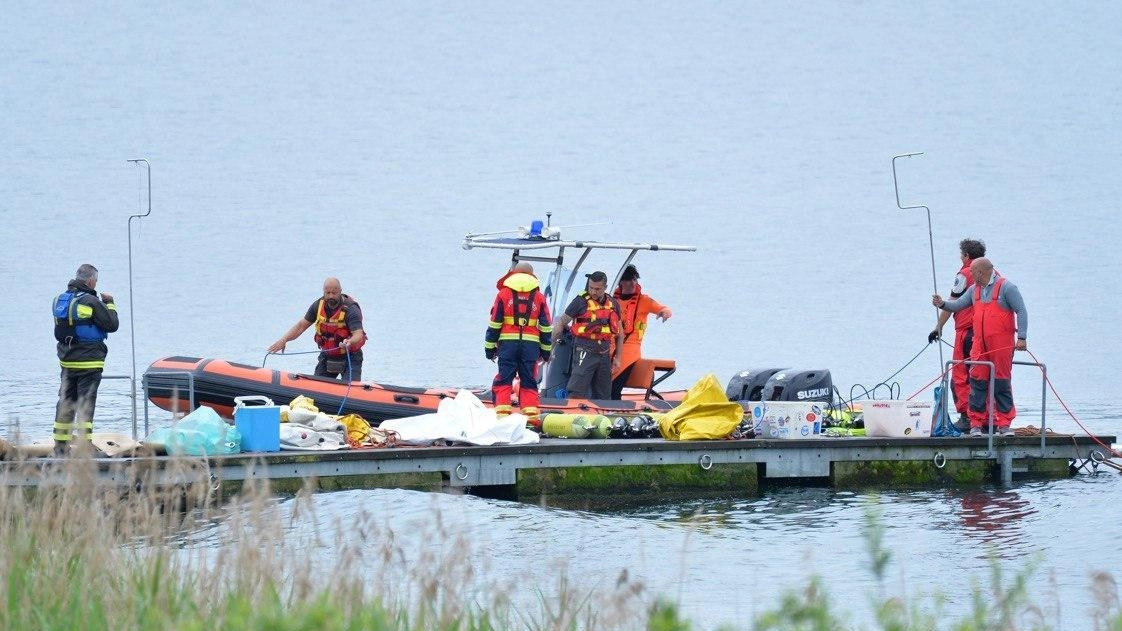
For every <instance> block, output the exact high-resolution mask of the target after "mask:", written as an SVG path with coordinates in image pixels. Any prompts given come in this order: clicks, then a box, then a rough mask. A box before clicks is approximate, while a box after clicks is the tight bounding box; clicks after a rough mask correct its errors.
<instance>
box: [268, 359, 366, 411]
mask: <svg viewBox="0 0 1122 631" xmlns="http://www.w3.org/2000/svg"><path fill="white" fill-rule="evenodd" d="M340 348H341V349H343V352H344V353H346V354H347V389H346V390H345V391H343V400H342V401H340V402H339V411H338V412H336V413H335V414H336V415H337V416H342V415H343V406H344V405H346V404H347V397H349V396H351V348H350V347H349V346H336V347H335V348H321V349H319V350H315V351H296V352H295V353H287V352H285V351H281V352H279V353H274V352H272V351H269V352H268V353H265V357H264V358H263V359H262V360H261V367H262V368H264V367H265V362H267V361H269V355H311V354H313V353H328V352H331V351H337V350H339V349H340Z"/></svg>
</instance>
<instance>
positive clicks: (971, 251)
mask: <svg viewBox="0 0 1122 631" xmlns="http://www.w3.org/2000/svg"><path fill="white" fill-rule="evenodd" d="M958 254H959V259H961V261H962V267H961V268H960V269H959V270H958V273H957V274H955V277H954V285H953V287H952V288H951V296H950V297H951V300H954V299H955V298H960V297H962V295H963V294H966V293H967V292H969V291H970V290H971V288H973V287H974V278H973V277H972V276H971V275H970V264H971V263H973V262H974V260H975V259H980V258H982V257H983V256H985V255H986V244H985V243H984V242H983V241H980V240H978V239H963V240H962V241H960V242H959V244H958ZM995 273H996V272H995ZM950 317H951V312H950V311H940V312H939V321H938V323H937V324H936V325H935V329H934V330H933V331H931V333H930V334H928V336H927V343H928V344H931V343H932V342H935V341H936V340H939V339H941V338H942V336H943V325H944V324H946V323H947V320H948V319H950ZM973 325H974V314H973V309H972V308H971V307H965V308H963V309H962V310H961V311H956V312H955V313H954V354H953V355H951V359H953V360H955V361H956V362H960V361H962V360H964V359H970V347H971V343H972V342H973V341H974V332H973V329H974V326H973ZM968 368H969V366H967V365H966V364H962V363H956V364H954V365H953V366H952V368H951V389H952V390H953V391H954V406H955V411H957V412H958V415H959V418H958V420H957V421H955V424H954V426H955V428H956V429H958V431H960V432H963V433H965V432H968V431H970V415H969V414H967V412H966V406H967V403H968V402H969V401H970V380H969V377H968V373H969V370H967V369H968Z"/></svg>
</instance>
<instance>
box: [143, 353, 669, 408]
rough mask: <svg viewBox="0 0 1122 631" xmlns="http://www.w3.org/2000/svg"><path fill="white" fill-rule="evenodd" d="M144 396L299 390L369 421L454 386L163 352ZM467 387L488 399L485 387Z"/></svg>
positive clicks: (227, 404) (210, 400) (199, 397)
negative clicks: (332, 375) (334, 375)
mask: <svg viewBox="0 0 1122 631" xmlns="http://www.w3.org/2000/svg"><path fill="white" fill-rule="evenodd" d="M144 385H145V389H146V391H147V396H148V399H149V400H151V401H152V403H154V404H156V405H157V406H159V407H161V408H163V409H165V410H184V411H186V410H189V409H190V407H191V406H190V402H191V399H192V391H193V394H194V397H193V398H194V403H195V406H196V407H197V406H200V405H206V406H208V407H212V408H214V409H215V410H216V411H217V412H218V413H219V414H221V415H222V416H225V417H227V418H229V417H232V416H233V412H234V397H241V396H248V395H263V396H266V397H269V398H270V399H272V400H273V401H275V402H276V403H277V404H278V405H280V404H284V403H288V402H289V401H291V400H292V399H294V398H296V397H297V396H299V395H305V396H308V397H311V398H312V399H315V402H316V406H317V407H319V408H320V409H321V410H323V411H325V412H330V413H333V414H334V413H336V412H339V410H340V407H342V413H343V414H351V413H354V414H358V415H359V416H361V417H363V418H364V419H366V420H367V421H369V422H371V423H372V424H375V425H377V424H379V423H381V422H382V421H384V420H386V419H393V418H403V417H407V416H416V415H418V414H427V413H429V412H435V411H436V408H437V406H438V405H440V401H441V399H444V398H445V397H454V396H456V393H457V392H458V391H459V388H410V387H402V386H391V385H386V384H380V383H370V382H365V381H355V382H353V383H351V384H349V388H348V384H346V383H344V382H342V381H339V380H337V379H328V378H325V377H316V376H314V375H304V374H299V373H292V372H285V371H281V370H273V369H271V368H264V367H258V366H248V365H246V364H238V363H235V362H229V361H225V360H222V359H203V358H199V357H165V358H163V359H159V360H156V361H155V362H153V363H152V365H151V366H149V367H148V370H147V371H146V372H145V374H144ZM472 392H474V393H475V395H476V396H478V397H479V398H480V400H481V401H483V402H484V403H485V404H487V405H491V402H492V398H491V392H490V390H476V389H472ZM684 394H685V393H684V392H683V391H673V392H664V393H662V394H661V395H659V396H660V397H662V398H646V397H645V396H644V395H643V394H642V393H639V394H636V395H625V397H626V398H625V399H624V400H622V401H614V400H613V401H609V400H599V399H574V398H570V399H551V398H547V397H543V398H542V400H541V406H540V407H541V410H542V412H543V413H549V412H563V413H573V414H584V413H595V414H607V415H613V414H615V415H627V414H639V413H643V412H659V411H665V410H668V409H670V408H672V407H673V406H675V405H677V403H679V402H680V401H681V399H682V396H684Z"/></svg>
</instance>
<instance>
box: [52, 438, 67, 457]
mask: <svg viewBox="0 0 1122 631" xmlns="http://www.w3.org/2000/svg"><path fill="white" fill-rule="evenodd" d="M51 455H52V456H54V457H55V458H65V457H67V456H69V455H70V443H68V442H65V441H61V440H56V441H55V448H54V449H53V450H52V451H51Z"/></svg>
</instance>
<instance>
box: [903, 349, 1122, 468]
mask: <svg viewBox="0 0 1122 631" xmlns="http://www.w3.org/2000/svg"><path fill="white" fill-rule="evenodd" d="M1010 348H1013V346H1006V347H1004V348H999V349H996V350H994V351H993V352H995V353H997V352H1001V351H1004V350H1008V349H1010ZM1025 352H1026V353H1028V354H1029V357H1032V360H1033V361H1035V362H1036V363H1037V366H1036V368H1037V370H1040V372H1041V375H1042V376H1043V377H1044V382H1045V383H1047V384H1048V389H1049V390H1051V391H1052V395H1053V396H1054V397H1056V400H1057V401H1059V403H1060V405H1061V406H1062V407H1063V408H1064V411H1065V412H1067V415H1068V416H1070V417H1071V420H1073V421H1075V424H1076V425H1078V426H1079V429H1081V430H1083V433H1084V434H1087V437H1088V438H1090V439H1091V440H1092V441H1094V442H1095V444H1097V445H1098V446H1100V447H1102V448H1103V449H1105V450H1106V451H1107V452H1108V453H1109V454H1110V455H1111V457H1113V458H1122V453H1119V452H1118V451H1117V450H1115V449H1113V448H1112V447H1111V446H1110V445H1107V444H1106V443H1104V442H1102V441H1101V440H1099V437H1098V436H1095V435H1094V434H1093V433H1091V431H1090V430H1089V429H1087V427H1086V426H1084V425H1083V423H1082V422H1081V421H1080V420H1079V418H1078V417H1076V416H1075V412H1072V411H1071V408H1070V407H1068V405H1067V402H1066V401H1064V399H1063V397H1061V396H1060V393H1059V392H1057V391H1056V386H1055V385H1054V384H1053V383H1052V380H1051V379H1049V378H1048V373H1046V372H1044V369H1043V368H1041V367H1040V366H1041V365H1043V363H1044V362H1042V361H1040V359H1039V358H1038V357H1037V356H1036V355H1034V354H1033V352H1032V351H1030V350H1028V349H1027V348H1026V349H1025ZM948 370H949V369H946V370H943V372H941V373H939V374H938V375H937V376H936V377H935V378H934V379H932V380H931V381H928V382H927V383H926V384H924V386H923V387H922V388H920V389H919V390H916V391H915V392H914V393H913V394H912V396H910V397H908V400H909V401H911V400H912V399H914V398H916V397H917V396H918V395H919V394H921V393H922V392H923V391H924V390H927V389H928V388H929V387H931V385H932V384H934V383H935V382H937V381H941V380H942V379H943V377H944V376H945V375H946V374H947V372H948Z"/></svg>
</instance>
